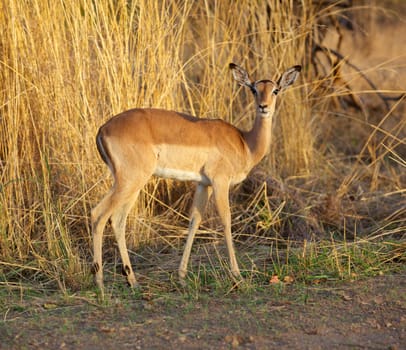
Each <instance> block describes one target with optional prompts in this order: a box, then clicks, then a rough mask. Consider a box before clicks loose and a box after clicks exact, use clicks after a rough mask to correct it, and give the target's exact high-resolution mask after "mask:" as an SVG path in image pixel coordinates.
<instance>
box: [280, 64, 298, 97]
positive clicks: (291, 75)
mask: <svg viewBox="0 0 406 350" xmlns="http://www.w3.org/2000/svg"><path fill="white" fill-rule="evenodd" d="M301 70H302V66H293V67H291V68H289V69H288V70H287V71H286V72H285V73H283V74H282V76H281V77H280V78H279V80H278V85H279V88H280V90H281V91H282V90H284V89H286V88H287V87H288V86H290V85H292V84H293V83H294V82H295V81H296V79H297V77H298V76H299V73H300V71H301Z"/></svg>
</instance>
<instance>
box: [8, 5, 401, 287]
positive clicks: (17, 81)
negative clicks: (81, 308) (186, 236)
mask: <svg viewBox="0 0 406 350" xmlns="http://www.w3.org/2000/svg"><path fill="white" fill-rule="evenodd" d="M319 3H321V2H319ZM342 3H343V2H342V1H338V2H337V3H334V2H333V1H328V2H324V5H315V3H313V2H312V1H307V0H304V1H297V2H291V1H283V2H280V1H277V0H275V1H274V0H270V1H268V4H266V2H252V1H235V2H226V1H218V2H215V1H201V2H192V1H175V0H166V1H159V2H158V1H146V0H138V1H112V0H105V1H97V2H91V1H85V0H82V1H70V2H69V1H68V2H55V3H53V4H52V6H50V5H49V4H48V2H44V1H40V0H33V1H31V2H22V1H13V0H10V1H7V0H6V1H3V2H1V4H0V29H1V33H2V36H1V38H0V51H1V55H0V57H1V58H0V66H1V69H0V84H1V89H0V139H1V143H0V178H1V185H0V266H1V268H2V271H3V272H2V273H1V272H0V279H1V280H2V281H5V283H9V282H10V281H16V280H17V281H18V280H24V279H28V280H30V281H32V280H37V281H42V282H43V283H49V282H51V283H53V282H52V281H56V282H57V283H58V285H59V288H60V289H62V290H65V288H80V286H83V285H85V284H86V283H84V281H89V278H88V263H89V261H90V257H89V247H90V242H91V232H90V231H89V221H88V219H89V211H90V208H91V207H92V206H94V205H95V203H96V202H97V201H98V200H99V199H100V197H101V196H102V195H103V193H105V192H106V190H107V188H108V187H109V185H110V178H109V177H108V176H107V172H106V168H105V166H104V165H103V164H102V162H101V161H100V159H99V156H98V154H97V151H96V147H95V143H94V138H95V135H96V132H97V128H98V127H99V126H100V125H101V124H102V123H103V122H104V121H105V120H106V119H108V118H109V117H110V116H111V115H113V114H115V113H118V112H120V111H122V110H125V109H127V108H130V107H134V106H137V107H147V106H155V107H162V108H168V109H176V110H179V111H185V112H189V113H191V114H195V115H199V116H202V117H208V118H218V117H220V118H223V119H225V120H227V121H229V122H232V123H233V124H235V125H237V126H238V127H241V128H244V129H246V128H248V127H249V126H250V125H251V122H252V118H253V113H252V111H251V109H252V101H251V99H250V96H249V94H248V93H246V92H245V91H242V90H240V89H238V88H237V87H236V86H235V84H234V83H233V81H232V79H231V77H230V73H229V72H228V68H227V67H228V63H229V62H231V61H235V62H237V63H240V64H242V65H244V66H245V67H246V68H247V69H248V70H249V71H250V72H253V75H256V76H266V75H268V76H269V78H273V77H275V76H277V75H278V74H279V73H280V72H281V71H283V70H284V69H285V68H286V67H288V66H291V65H293V64H302V65H304V67H305V69H304V72H303V74H302V76H301V81H300V82H299V84H296V86H295V87H294V88H292V89H291V90H290V91H289V92H288V93H286V94H284V96H283V98H282V99H281V100H280V104H279V107H278V111H277V115H276V121H275V128H274V134H273V141H272V147H271V153H270V155H269V157H268V158H267V159H266V160H264V161H263V162H262V163H261V165H260V166H259V167H258V168H257V169H256V170H255V171H254V172H253V174H252V175H251V176H250V178H249V180H247V181H246V182H245V183H244V184H243V185H241V186H239V187H238V188H237V189H235V191H234V192H233V195H232V197H233V199H234V203H235V206H234V208H233V217H234V218H235V219H234V223H235V224H234V229H235V231H236V233H237V236H238V239H239V240H240V241H241V242H242V243H243V244H245V243H246V244H251V243H256V242H257V241H258V240H259V239H261V240H262V239H264V240H265V241H267V240H275V239H287V238H289V239H300V240H302V239H304V238H305V239H311V240H317V239H320V238H325V237H327V238H329V237H330V233H331V232H333V233H334V234H336V235H338V236H341V237H344V236H345V237H344V238H356V237H360V236H362V237H372V238H374V239H375V238H376V237H386V236H390V237H395V238H398V239H402V238H404V233H405V231H406V224H405V221H406V207H405V204H404V203H405V187H406V186H405V183H406V177H405V167H406V164H405V161H406V152H405V148H406V147H405V136H406V135H405V132H406V131H405V123H406V121H405V119H404V113H405V107H404V106H405V101H404V99H402V100H399V101H397V102H394V101H391V102H390V104H389V107H390V108H389V109H387V108H385V106H384V103H383V102H382V101H380V100H379V98H378V99H377V98H376V91H372V90H371V88H370V87H369V86H365V80H363V77H362V75H361V74H360V73H359V72H357V71H354V70H351V68H349V66H348V65H346V64H345V63H343V62H342V65H343V67H342V77H343V80H344V81H345V82H347V84H346V85H341V86H339V85H337V84H334V81H335V79H334V78H333V77H332V76H331V74H330V73H331V72H332V70H333V67H332V66H331V65H329V64H328V60H327V64H326V63H325V62H324V63H323V62H321V61H320V65H323V67H324V70H325V73H323V74H321V73H320V72H319V74H316V72H315V70H314V67H313V66H312V65H311V63H310V62H311V55H312V52H311V50H310V48H311V47H310V46H311V43H312V42H317V43H318V44H320V45H321V44H322V45H325V46H329V47H330V48H332V49H337V47H331V45H332V44H331V43H333V42H334V35H333V34H334V31H333V30H332V28H334V26H333V24H332V23H333V22H331V18H333V19H334V18H338V17H337V16H344V17H348V16H350V14H351V16H355V17H354V18H356V20H357V21H358V23H360V25H363V27H362V30H360V29H357V28H355V29H354V31H352V32H348V33H346V32H345V30H344V33H343V38H344V39H343V40H344V41H343V44H342V46H340V48H339V49H340V50H341V51H340V52H341V53H342V54H343V55H344V56H345V57H347V58H348V59H349V60H350V61H351V62H353V63H354V64H356V65H357V66H358V67H359V68H360V69H361V71H362V72H363V73H364V74H367V75H368V77H370V78H371V79H373V80H374V81H375V83H376V84H377V86H378V88H379V89H382V93H385V94H387V95H397V94H399V93H404V92H405V91H404V85H402V83H401V82H403V81H404V80H405V79H404V78H405V77H406V66H405V64H404V62H405V55H406V53H405V52H404V47H405V45H400V44H397V45H392V43H391V40H395V37H398V36H397V35H396V36H395V35H391V34H390V33H393V31H394V30H395V31H396V32H402V31H404V28H405V16H404V13H405V12H404V6H401V4H399V3H398V2H396V1H392V2H390V1H387V2H385V3H384V4H385V5H384V6H387V8H386V9H383V10H382V9H380V10H378V9H377V7H374V6H373V5H369V6H361V5H360V6H359V7H357V8H355V9H353V12H348V9H343V8H342V7H340V4H342ZM328 4H330V5H328ZM389 5H391V6H392V7H393V8H395V9H396V6H399V8H401V9H402V11H398V12H396V13H395V14H394V13H393V12H392V11H391V9H390V8H389ZM320 6H321V7H320ZM352 13H354V15H352ZM360 13H361V14H362V15H360ZM364 14H368V16H367V18H368V20H363V15H364ZM388 22H389V23H388ZM324 25H326V26H327V27H326V28H328V29H330V33H329V34H328V35H326V36H324V37H322V40H321V39H320V37H318V35H317V32H318V31H319V30H320V28H321V29H323V28H324V27H323V26H324ZM385 33H386V34H387V35H385ZM330 34H331V35H330ZM400 37H402V36H400ZM353 38H356V40H355V41H353V42H351V40H352V39H353ZM334 45H335V44H334ZM354 47H356V49H357V50H356V51H355V53H354V54H353V53H352V51H351V50H353V48H354ZM360 48H361V49H360ZM387 48H395V49H391V50H389V49H388V50H387ZM377 51H379V55H375V54H376V53H377ZM366 58H368V60H366ZM353 95H355V96H356V97H357V98H358V99H360V100H361V104H362V107H363V108H362V110H356V109H354V108H351V107H350V106H349V105H348V103H347V102H348V96H353ZM369 97H373V99H369ZM370 100H373V101H372V102H371V101H370ZM346 103H347V104H346ZM188 189H190V185H188V184H186V185H183V184H180V185H179V184H177V183H171V182H166V181H160V182H157V181H153V182H151V183H150V184H149V185H148V186H147V188H146V190H145V192H144V193H143V195H142V198H141V199H140V201H139V205H138V206H137V208H136V211H137V215H132V216H131V218H130V220H129V224H128V230H129V231H135V232H137V235H131V238H130V239H129V241H130V247H132V248H136V247H139V246H141V245H147V244H154V243H157V245H158V243H159V245H161V246H162V244H163V245H164V246H165V247H170V246H174V247H177V245H178V243H179V241H180V238H182V234H183V233H184V228H185V227H186V225H187V223H186V217H185V215H186V214H187V206H188V204H189V203H190V193H189V192H188V191H187V190H188ZM185 192H186V194H185ZM209 214H210V215H209V219H208V220H207V221H205V223H204V225H203V230H202V233H201V235H202V236H204V237H205V238H206V239H207V238H213V237H214V239H217V236H216V235H215V231H216V230H217V229H218V221H217V220H215V218H213V217H215V214H214V211H213V208H209ZM107 233H108V232H107ZM107 236H108V235H107ZM112 246H113V245H112V239H111V237H109V236H108V239H107V245H106V254H107V255H109V254H110V255H111V253H112V250H111V249H108V248H109V247H110V248H111V247H112Z"/></svg>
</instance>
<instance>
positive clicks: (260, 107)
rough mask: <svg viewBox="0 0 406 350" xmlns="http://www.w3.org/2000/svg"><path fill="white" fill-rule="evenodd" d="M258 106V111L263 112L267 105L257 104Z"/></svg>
mask: <svg viewBox="0 0 406 350" xmlns="http://www.w3.org/2000/svg"><path fill="white" fill-rule="evenodd" d="M258 107H259V110H260V112H262V113H265V112H266V109H267V108H268V105H259V106H258Z"/></svg>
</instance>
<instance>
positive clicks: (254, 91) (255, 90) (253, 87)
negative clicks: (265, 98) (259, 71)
mask: <svg viewBox="0 0 406 350" xmlns="http://www.w3.org/2000/svg"><path fill="white" fill-rule="evenodd" d="M250 89H251V92H252V93H253V94H254V96H256V95H257V93H258V91H257V89H256V88H255V86H254V85H251V87H250Z"/></svg>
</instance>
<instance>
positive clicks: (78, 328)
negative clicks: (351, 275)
mask: <svg viewBox="0 0 406 350" xmlns="http://www.w3.org/2000/svg"><path fill="white" fill-rule="evenodd" d="M10 303H11V304H10V305H9V306H8V307H7V308H6V310H5V312H3V314H2V320H1V323H0V348H1V349H125V348H131V349H232V348H236V349H273V348H278V349H392V350H395V349H399V350H400V349H406V274H397V275H390V276H379V277H374V278H369V279H366V280H362V281H356V282H352V283H341V284H334V285H332V284H328V285H327V284H324V285H313V286H311V287H310V286H300V287H299V286H295V284H291V285H287V286H285V287H284V289H283V291H279V292H278V293H275V287H274V286H269V287H266V288H264V289H263V290H261V291H258V290H256V291H253V292H249V293H245V294H244V293H240V292H238V291H237V292H232V293H231V294H229V295H227V296H223V297H219V296H212V295H210V294H209V293H208V294H206V295H205V294H200V297H199V300H192V299H190V298H189V299H188V298H185V296H184V295H183V296H182V295H179V294H178V293H176V292H174V293H173V294H171V295H170V296H168V295H165V296H164V297H162V296H161V297H151V298H150V299H149V300H147V299H145V298H144V299H142V298H141V299H140V298H138V299H136V298H134V299H131V298H128V299H126V300H125V301H123V300H122V299H120V298H117V299H116V300H112V302H111V304H112V305H109V306H98V305H96V304H92V303H90V302H89V299H87V298H79V297H75V298H73V299H70V298H69V299H68V300H67V299H63V300H61V299H60V297H50V298H33V299H32V300H30V301H29V302H25V303H23V304H21V302H20V304H12V301H10ZM2 311H4V310H2Z"/></svg>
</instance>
